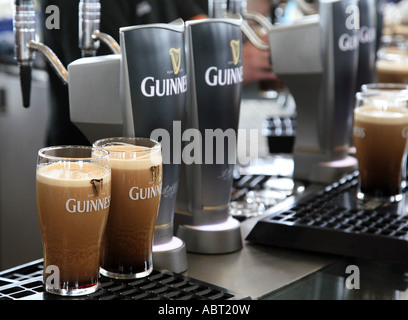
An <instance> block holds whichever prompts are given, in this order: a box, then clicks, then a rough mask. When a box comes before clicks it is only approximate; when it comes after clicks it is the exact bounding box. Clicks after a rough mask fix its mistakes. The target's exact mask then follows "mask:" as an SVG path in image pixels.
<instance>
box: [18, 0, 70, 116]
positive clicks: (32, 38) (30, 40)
mask: <svg viewBox="0 0 408 320" xmlns="http://www.w3.org/2000/svg"><path fill="white" fill-rule="evenodd" d="M35 18H36V13H35V10H34V4H33V1H32V0H15V2H14V15H13V29H14V39H15V40H14V41H15V48H14V52H15V59H16V60H17V63H18V66H19V69H20V84H21V92H22V97H23V106H24V107H26V108H27V107H29V105H30V95H31V70H32V65H33V61H34V58H35V52H36V51H39V52H41V53H42V54H43V55H44V57H45V58H46V59H47V61H48V62H49V63H50V64H51V66H52V67H53V68H54V70H55V71H56V72H57V74H58V75H59V77H60V78H61V80H62V81H63V82H64V83H65V84H67V83H68V72H67V70H66V69H65V67H64V66H63V65H62V63H61V61H60V60H59V59H58V57H57V56H56V55H55V54H54V52H53V51H52V50H51V49H50V48H48V47H47V46H45V45H44V44H42V43H40V42H38V41H36V28H35V25H36V21H35Z"/></svg>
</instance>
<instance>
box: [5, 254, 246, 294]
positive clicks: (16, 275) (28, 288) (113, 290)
mask: <svg viewBox="0 0 408 320" xmlns="http://www.w3.org/2000/svg"><path fill="white" fill-rule="evenodd" d="M42 264H43V262H42V259H41V260H36V261H33V262H32V263H29V264H26V265H23V266H21V267H18V268H13V269H10V270H6V271H3V272H1V273H0V300H19V299H32V300H55V299H75V298H62V297H59V296H56V295H52V294H49V293H46V292H44V290H43V281H42V272H43V265H42ZM100 282H101V283H100V288H99V289H98V290H97V291H96V292H94V293H91V294H89V295H85V296H81V297H78V298H77V299H82V300H244V299H250V298H249V297H248V296H242V295H239V294H236V293H234V292H232V291H230V290H227V289H225V288H221V287H218V286H215V285H212V284H209V283H206V282H202V281H199V280H196V279H193V278H189V277H185V276H183V275H180V274H175V273H172V272H167V271H166V272H161V271H153V272H152V274H151V275H150V276H148V277H146V278H143V279H134V280H116V279H110V278H106V277H104V276H101V281H100Z"/></svg>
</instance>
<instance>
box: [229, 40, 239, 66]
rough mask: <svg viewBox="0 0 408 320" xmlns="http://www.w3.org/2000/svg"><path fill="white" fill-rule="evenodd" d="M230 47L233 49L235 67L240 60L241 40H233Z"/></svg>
mask: <svg viewBox="0 0 408 320" xmlns="http://www.w3.org/2000/svg"><path fill="white" fill-rule="evenodd" d="M230 46H231V49H232V59H233V61H234V65H236V64H237V63H238V60H239V40H231V42H230Z"/></svg>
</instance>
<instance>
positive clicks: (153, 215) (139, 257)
mask: <svg viewBox="0 0 408 320" xmlns="http://www.w3.org/2000/svg"><path fill="white" fill-rule="evenodd" d="M94 146H95V147H101V148H103V149H105V150H109V153H110V158H111V169H112V201H111V207H110V212H109V218H108V223H107V226H106V231H105V236H104V239H103V244H102V251H101V269H100V272H101V274H103V275H104V276H107V277H111V278H116V279H134V278H142V277H145V276H148V275H149V274H150V273H151V272H152V270H153V262H152V246H153V233H154V228H155V223H156V219H157V214H158V211H159V204H160V197H161V189H162V171H163V170H162V154H161V145H160V143H158V142H156V141H155V140H151V139H148V138H133V137H118V138H106V139H102V140H98V141H96V142H95V143H94Z"/></svg>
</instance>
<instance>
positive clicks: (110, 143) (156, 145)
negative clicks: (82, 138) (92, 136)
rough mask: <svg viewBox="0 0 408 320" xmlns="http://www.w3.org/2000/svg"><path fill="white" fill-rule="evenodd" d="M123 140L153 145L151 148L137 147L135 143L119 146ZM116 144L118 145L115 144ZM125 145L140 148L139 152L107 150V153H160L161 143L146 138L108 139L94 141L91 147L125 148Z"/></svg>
mask: <svg viewBox="0 0 408 320" xmlns="http://www.w3.org/2000/svg"><path fill="white" fill-rule="evenodd" d="M125 140H133V141H134V142H135V143H136V142H137V141H148V142H151V143H152V144H153V145H152V146H144V145H138V144H135V143H129V144H125V143H123V144H120V143H121V141H125ZM98 143H104V144H103V145H96V144H98ZM105 143H106V144H105ZM115 143H118V144H115ZM126 145H135V146H139V147H142V148H141V149H140V150H108V151H109V152H112V153H135V154H137V153H142V152H146V151H160V149H161V143H160V142H158V141H157V140H154V139H151V138H146V137H110V138H102V139H99V140H96V141H95V142H94V143H93V144H92V146H94V147H95V148H102V149H103V148H104V147H111V146H126ZM103 150H105V149H103Z"/></svg>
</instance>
